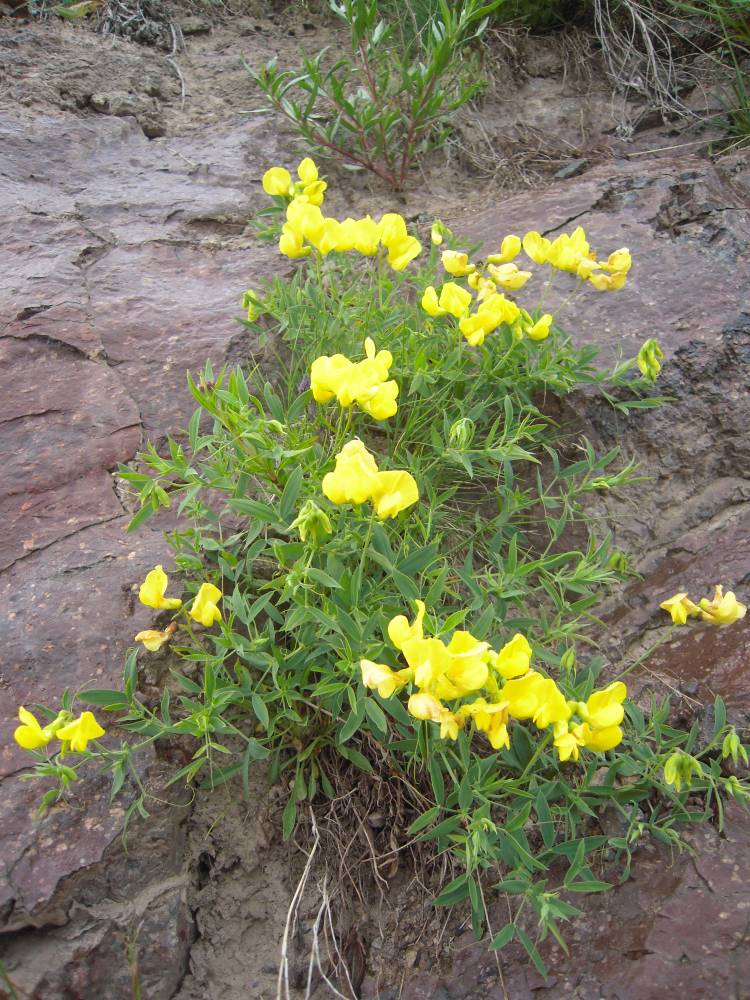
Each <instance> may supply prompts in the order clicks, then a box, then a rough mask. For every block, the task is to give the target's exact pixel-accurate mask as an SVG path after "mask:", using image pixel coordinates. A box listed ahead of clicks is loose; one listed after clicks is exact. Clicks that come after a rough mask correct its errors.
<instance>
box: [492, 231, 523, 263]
mask: <svg viewBox="0 0 750 1000" xmlns="http://www.w3.org/2000/svg"><path fill="white" fill-rule="evenodd" d="M520 252H521V238H520V236H506V237H505V239H504V240H503V242H502V243H501V244H500V253H491V254H490V255H489V257H488V258H487V263H488V264H507V263H508V261H509V260H513V259H514V258H515V257H517V256H518V255H519V253H520Z"/></svg>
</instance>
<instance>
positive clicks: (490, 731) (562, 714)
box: [360, 601, 627, 760]
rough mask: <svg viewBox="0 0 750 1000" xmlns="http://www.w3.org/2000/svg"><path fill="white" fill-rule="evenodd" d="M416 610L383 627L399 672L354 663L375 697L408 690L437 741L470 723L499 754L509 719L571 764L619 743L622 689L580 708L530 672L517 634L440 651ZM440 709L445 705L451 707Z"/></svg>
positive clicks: (456, 643)
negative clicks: (497, 644)
mask: <svg viewBox="0 0 750 1000" xmlns="http://www.w3.org/2000/svg"><path fill="white" fill-rule="evenodd" d="M416 605H417V615H416V617H415V619H414V621H413V622H411V623H410V622H409V621H408V620H407V618H406V617H405V616H403V615H397V616H396V617H395V618H393V619H392V620H391V622H390V624H389V625H388V638H389V639H390V641H391V643H392V644H393V645H394V646H395V647H396V649H398V650H399V651H400V652H401V654H402V655H403V658H404V660H405V661H406V664H407V666H406V667H402V668H400V669H397V670H394V669H393V668H392V667H390V666H388V665H387V664H385V663H375V662H374V661H372V660H362V661H361V664H360V667H361V670H362V681H363V683H364V685H365V687H367V688H371V689H375V690H377V692H378V694H379V695H380V697H381V698H390V697H391V696H392V695H394V694H395V693H396V692H398V691H400V690H401V689H402V688H403V687H405V686H406V685H411V687H412V691H411V694H410V695H409V699H408V703H407V707H408V710H409V713H410V714H411V715H412V716H413V717H414V718H416V719H422V720H427V721H430V722H435V723H438V724H439V725H440V735H441V737H442V738H444V739H453V740H455V739H456V738H457V737H458V732H459V729H461V727H462V726H463V725H464V724H465V723H466V722H467V721H468V720H471V721H472V722H473V724H474V726H475V728H476V729H477V730H479V731H480V732H483V733H485V734H486V736H487V738H488V739H489V741H490V744H491V745H492V746H493V747H494V748H495V749H496V750H499V749H501V748H502V747H509V746H510V734H509V730H508V725H509V722H510V720H511V719H515V720H518V721H525V720H528V719H530V720H531V721H532V722H533V723H534V725H536V727H537V728H538V729H547V728H548V727H550V726H551V727H552V739H553V741H554V745H555V748H556V749H557V753H558V755H559V757H560V759H561V760H569V759H573V760H578V757H579V753H580V750H581V748H583V747H585V748H587V749H589V750H594V751H605V750H611V749H612V748H613V747H615V746H617V745H618V744H619V743H620V741H621V740H622V729H621V728H620V723H621V722H622V719H623V715H624V709H623V706H622V703H623V701H624V700H625V697H626V695H627V689H626V687H625V685H624V684H623V683H622V682H620V681H616V682H615V683H613V684H610V685H609V687H606V688H604V689H602V690H600V691H595V692H594V693H593V694H591V695H590V697H589V698H588V699H587V700H586V701H585V702H574V701H568V700H567V699H566V698H565V695H564V694H563V693H562V691H561V690H560V689H559V687H558V686H557V684H556V683H555V682H554V680H552V678H550V677H545V676H544V675H543V674H541V673H539V672H538V671H536V670H532V669H531V658H532V649H531V646H530V645H529V643H528V640H527V639H526V637H525V636H524V635H522V634H521V633H520V632H518V633H516V634H515V635H514V636H513V638H512V639H511V640H510V641H509V642H507V643H506V644H505V645H504V646H503V647H502V648H501V649H500V650H499V651H495V650H493V649H492V648H491V647H490V644H489V643H488V642H480V641H479V640H478V639H476V638H475V637H474V636H473V635H472V634H471V633H470V632H467V631H463V630H458V631H456V632H454V633H453V635H452V637H451V639H450V642H448V643H447V644H446V643H445V642H444V641H443V640H442V639H440V638H436V637H431V638H430V637H427V638H426V637H425V635H424V627H423V626H424V617H425V611H426V608H425V605H424V603H423V602H422V601H417V602H416ZM480 691H481V692H482V694H479V692H480ZM469 698H470V700H469ZM446 702H453V705H452V707H449V706H448V705H446V704H445V703H446Z"/></svg>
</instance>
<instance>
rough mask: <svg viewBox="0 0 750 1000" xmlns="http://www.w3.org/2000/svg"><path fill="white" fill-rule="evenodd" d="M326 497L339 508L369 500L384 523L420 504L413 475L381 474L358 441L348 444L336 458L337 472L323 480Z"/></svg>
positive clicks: (401, 470)
mask: <svg viewBox="0 0 750 1000" xmlns="http://www.w3.org/2000/svg"><path fill="white" fill-rule="evenodd" d="M323 493H324V494H325V495H326V497H328V499H329V500H330V501H331V503H335V504H336V505H339V506H340V505H341V504H346V503H352V504H361V503H366V502H367V501H368V500H369V501H370V502H371V503H372V504H373V505H374V507H375V513H376V514H377V516H378V517H379V518H381V519H385V518H387V517H395V516H396V515H397V514H399V513H400V512H401V511H402V510H406V508H407V507H411V506H412V504H415V503H416V502H417V500H419V488H418V486H417V483H416V480H415V479H414V477H413V476H412V475H411V473H409V472H406V471H404V470H403V469H397V470H394V471H388V472H381V471H380V470H379V469H378V465H377V462H376V461H375V457H374V455H372V454H371V453H370V452H369V451H368V450H367V448H365V446H364V445H363V444H362V442H361V441H360V439H359V438H353V439H352V440H351V441H349V442H347V443H346V444H345V445H344V447H343V448H342V449H341V451H340V452H339V453H338V455H337V456H336V468H335V469H334V471H333V472H329V473H327V475H325V476H324V477H323Z"/></svg>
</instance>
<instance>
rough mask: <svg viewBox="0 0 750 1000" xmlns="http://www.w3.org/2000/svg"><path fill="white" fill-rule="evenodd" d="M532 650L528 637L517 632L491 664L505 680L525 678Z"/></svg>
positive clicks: (492, 658)
mask: <svg viewBox="0 0 750 1000" xmlns="http://www.w3.org/2000/svg"><path fill="white" fill-rule="evenodd" d="M532 655H533V654H532V649H531V646H530V645H529V643H528V640H527V639H526V636H524V635H522V634H521V633H520V632H516V634H515V635H514V636H513V638H512V639H511V640H510V641H509V642H506V643H505V645H504V646H503V648H502V649H501V650H500V652H499V653H496V654H495V655H494V656H492V657H491V659H490V663H491V664H492V666H493V667H494V669H495V670H497V672H498V673H499V674H500V676H501V677H503V678H505V680H510V679H511V678H513V677H523V675H524V674H526V673H528V671H529V667H530V664H531V657H532Z"/></svg>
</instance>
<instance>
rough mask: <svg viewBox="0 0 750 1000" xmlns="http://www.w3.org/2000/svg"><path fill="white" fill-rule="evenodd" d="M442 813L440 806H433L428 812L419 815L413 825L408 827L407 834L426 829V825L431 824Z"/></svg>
mask: <svg viewBox="0 0 750 1000" xmlns="http://www.w3.org/2000/svg"><path fill="white" fill-rule="evenodd" d="M439 815H440V806H433V807H432V809H428V810H427V812H423V813H422V815H421V816H417V818H416V819H415V820H414V822H413V823H412V824H411V826H410V827H409V828H408V829H407V831H406V832H407V834H408V835H409V836H412V835H413V834H415V833H419V831H420V830H424V828H425V827H426V826H430V824H431V823H434V822H435V820H436V819H437V818H438V816H439Z"/></svg>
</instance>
